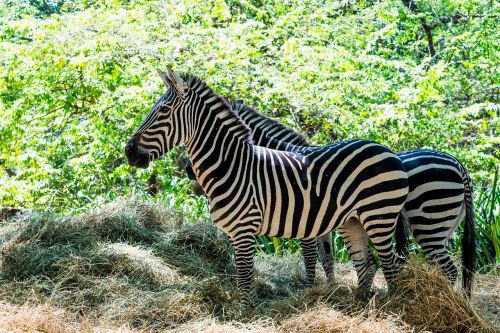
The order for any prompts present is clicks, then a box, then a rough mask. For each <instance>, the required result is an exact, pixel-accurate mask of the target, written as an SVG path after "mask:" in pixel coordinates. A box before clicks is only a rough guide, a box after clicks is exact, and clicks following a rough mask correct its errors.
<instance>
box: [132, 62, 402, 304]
mask: <svg viewBox="0 0 500 333" xmlns="http://www.w3.org/2000/svg"><path fill="white" fill-rule="evenodd" d="M158 72H159V74H160V77H161V78H162V80H163V82H164V83H165V84H166V86H167V91H166V93H165V94H164V95H163V96H162V97H161V98H160V99H159V100H158V102H157V103H156V104H155V105H154V106H153V108H152V110H151V112H150V113H149V115H148V116H147V117H146V118H145V119H144V121H143V123H142V124H141V125H140V126H139V128H138V129H137V131H136V132H135V133H134V134H133V135H132V137H131V138H130V140H129V141H128V142H127V144H126V145H125V153H126V155H127V159H128V163H129V164H130V165H131V166H136V167H140V168H147V167H148V166H149V163H150V162H151V161H153V160H155V159H157V158H158V157H160V156H161V155H163V154H164V153H165V152H167V151H169V150H170V149H172V148H174V147H177V146H179V145H184V146H185V148H186V151H187V153H188V155H189V157H190V158H191V161H192V163H193V164H192V165H193V171H194V173H195V175H196V178H197V179H198V181H199V183H200V185H201V186H202V188H203V191H204V192H205V193H206V195H207V197H208V200H209V205H210V208H211V212H210V213H211V216H212V219H213V220H214V222H215V223H216V225H217V226H218V227H219V228H220V229H222V230H223V231H224V232H225V233H226V234H227V235H228V236H229V238H230V240H231V242H232V244H233V246H234V247H235V263H236V281H237V285H238V289H239V290H240V293H241V299H242V304H244V305H250V304H253V303H254V302H255V301H256V298H257V295H256V289H255V281H254V268H253V254H254V249H255V235H268V236H275V237H283V238H295V239H306V240H307V239H312V238H315V237H318V236H321V235H325V234H327V233H329V232H330V231H332V230H333V229H335V228H337V227H339V226H342V225H344V224H348V223H350V221H359V222H360V223H361V225H362V226H363V228H364V230H366V232H367V234H368V236H369V238H370V240H371V241H372V243H373V245H374V247H375V248H376V250H377V252H378V254H379V257H380V260H381V263H382V270H383V272H384V276H385V278H386V281H387V283H388V285H389V287H390V288H391V287H392V286H393V281H394V278H395V276H396V275H397V273H398V271H399V265H398V262H397V258H396V256H395V254H394V248H393V245H392V234H393V232H394V229H395V224H396V220H397V217H398V215H399V213H400V211H401V209H402V207H403V204H404V202H405V200H406V196H407V194H408V179H407V175H406V172H405V170H404V167H403V165H402V163H401V160H400V159H399V158H398V157H397V156H396V155H395V154H394V153H392V152H391V151H390V150H389V149H388V148H387V147H385V146H383V145H380V144H378V143H376V142H372V141H367V140H350V141H345V142H339V143H336V144H332V145H329V146H325V147H318V148H310V150H308V151H307V153H294V152H288V151H279V150H273V149H268V148H264V147H259V146H256V145H254V144H253V142H252V139H251V132H250V129H249V127H248V126H247V125H245V124H244V123H243V121H242V120H241V119H240V118H239V116H238V115H237V114H236V113H235V112H234V111H232V109H231V107H230V105H229V104H228V103H227V101H226V100H225V99H224V98H223V97H220V96H219V95H217V94H215V93H214V92H213V91H212V89H210V88H209V87H208V86H207V85H206V84H205V83H204V82H203V81H201V80H200V79H198V78H196V77H194V76H190V75H182V76H179V75H177V74H175V73H174V72H172V71H170V70H168V72H167V74H166V75H165V74H164V73H163V72H161V71H158Z"/></svg>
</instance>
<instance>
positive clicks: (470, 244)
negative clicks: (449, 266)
mask: <svg viewBox="0 0 500 333" xmlns="http://www.w3.org/2000/svg"><path fill="white" fill-rule="evenodd" d="M462 168H463V167H462ZM463 180H464V185H465V225H464V235H463V237H462V288H463V289H464V291H465V295H466V296H467V297H470V295H471V292H472V279H473V276H474V266H475V261H476V225H475V222H474V204H473V202H472V183H471V180H470V177H469V174H468V173H467V171H466V170H465V168H464V169H463Z"/></svg>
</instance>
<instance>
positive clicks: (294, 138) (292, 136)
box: [231, 100, 309, 146]
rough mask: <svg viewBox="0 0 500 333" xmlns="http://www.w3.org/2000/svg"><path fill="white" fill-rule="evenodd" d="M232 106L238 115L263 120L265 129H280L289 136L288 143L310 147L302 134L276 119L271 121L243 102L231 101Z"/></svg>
mask: <svg viewBox="0 0 500 333" xmlns="http://www.w3.org/2000/svg"><path fill="white" fill-rule="evenodd" d="M231 105H232V109H233V110H234V111H235V112H236V113H238V114H239V113H240V112H243V113H249V114H251V115H252V116H251V118H258V119H259V120H263V121H264V122H263V123H262V124H261V125H263V127H266V125H269V126H270V127H271V128H274V129H278V130H279V131H280V132H282V133H284V132H286V133H287V135H289V138H288V139H287V140H286V141H287V142H291V143H293V144H294V145H296V146H309V142H308V141H307V139H306V138H305V137H303V136H302V135H301V134H299V133H297V132H295V131H294V130H292V129H290V128H288V127H286V126H284V125H282V124H281V123H279V122H277V121H276V120H274V119H271V118H269V117H267V116H264V115H263V114H260V113H258V112H257V111H255V109H254V108H252V107H250V106H248V105H246V104H245V103H244V102H243V101H242V100H237V101H235V102H234V101H231ZM250 129H251V128H250Z"/></svg>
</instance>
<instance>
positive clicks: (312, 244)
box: [300, 238, 316, 287]
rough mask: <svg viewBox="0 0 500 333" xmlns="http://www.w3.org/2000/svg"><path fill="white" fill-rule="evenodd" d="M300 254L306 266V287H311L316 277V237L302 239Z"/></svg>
mask: <svg viewBox="0 0 500 333" xmlns="http://www.w3.org/2000/svg"><path fill="white" fill-rule="evenodd" d="M300 245H301V246H302V256H303V257H304V265H305V267H306V282H305V285H306V287H312V286H313V285H314V280H315V278H316V238H313V239H302V240H301V241H300Z"/></svg>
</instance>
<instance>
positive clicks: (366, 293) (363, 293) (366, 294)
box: [354, 288, 374, 301]
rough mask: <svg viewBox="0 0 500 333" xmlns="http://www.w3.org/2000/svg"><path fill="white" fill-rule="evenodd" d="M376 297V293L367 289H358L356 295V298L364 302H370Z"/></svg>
mask: <svg viewBox="0 0 500 333" xmlns="http://www.w3.org/2000/svg"><path fill="white" fill-rule="evenodd" d="M373 295H374V292H373V291H371V290H370V289H366V288H358V289H357V290H356V292H355V293H354V296H355V297H356V298H357V299H359V300H362V301H367V300H369V299H370V298H371V297H372V296H373Z"/></svg>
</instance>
